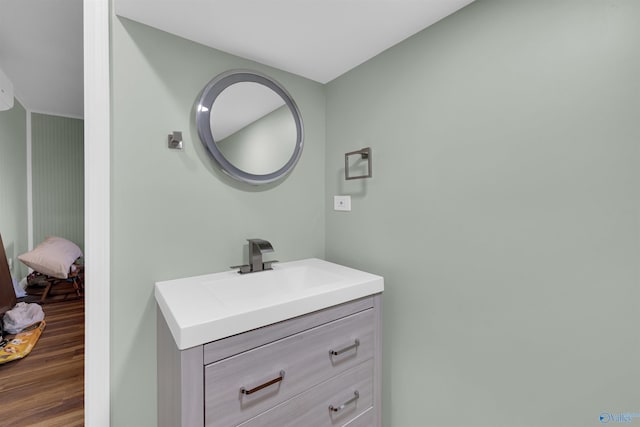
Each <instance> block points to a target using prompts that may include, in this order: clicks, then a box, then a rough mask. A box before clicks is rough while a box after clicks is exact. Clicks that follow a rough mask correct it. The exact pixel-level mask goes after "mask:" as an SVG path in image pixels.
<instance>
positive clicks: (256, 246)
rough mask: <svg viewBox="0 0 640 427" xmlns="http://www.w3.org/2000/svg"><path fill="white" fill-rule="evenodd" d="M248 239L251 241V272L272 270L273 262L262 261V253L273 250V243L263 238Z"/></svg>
mask: <svg viewBox="0 0 640 427" xmlns="http://www.w3.org/2000/svg"><path fill="white" fill-rule="evenodd" d="M247 241H248V242H249V265H251V272H256V271H263V270H271V263H272V262H268V263H265V262H263V261H262V254H265V253H268V252H273V246H271V243H269V242H268V241H266V240H263V239H247ZM265 264H266V265H265ZM265 267H266V268H265Z"/></svg>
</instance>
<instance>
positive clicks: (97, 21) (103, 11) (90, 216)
mask: <svg viewBox="0 0 640 427" xmlns="http://www.w3.org/2000/svg"><path fill="white" fill-rule="evenodd" d="M83 8H84V10H83V19H84V23H83V28H84V30H83V33H84V36H83V37H84V165H85V166H84V171H85V172H84V174H85V176H84V185H85V190H84V192H85V193H84V200H85V205H84V209H85V210H84V217H85V226H84V227H85V229H84V230H85V231H84V235H85V254H86V263H85V269H86V270H85V272H86V275H85V280H86V284H87V286H86V288H85V374H84V411H85V415H84V417H85V418H84V419H85V425H86V426H87V427H108V426H109V424H110V412H111V408H110V406H111V405H110V383H111V378H110V366H111V360H110V325H109V322H110V298H111V292H110V283H111V282H110V272H111V265H110V236H111V228H110V223H111V215H110V214H111V209H110V168H111V132H110V131H111V124H110V76H109V71H110V64H109V49H110V48H109V0H83Z"/></svg>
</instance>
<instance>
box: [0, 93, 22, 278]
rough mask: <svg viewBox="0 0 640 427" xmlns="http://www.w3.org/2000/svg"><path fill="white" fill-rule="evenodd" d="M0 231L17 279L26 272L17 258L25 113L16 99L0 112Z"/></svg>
mask: <svg viewBox="0 0 640 427" xmlns="http://www.w3.org/2000/svg"><path fill="white" fill-rule="evenodd" d="M0 234H2V241H3V243H4V246H5V249H6V252H7V257H8V258H12V259H13V268H12V270H11V272H12V274H13V277H14V278H15V279H16V280H20V279H22V277H23V276H25V275H26V274H27V269H26V267H24V266H23V265H22V263H21V262H20V261H18V258H17V257H18V255H20V254H21V253H24V252H26V251H27V112H26V111H25V109H24V107H23V106H22V105H21V104H20V102H19V101H18V100H17V99H15V100H14V103H13V108H12V109H10V110H5V111H0Z"/></svg>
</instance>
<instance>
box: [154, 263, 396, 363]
mask: <svg viewBox="0 0 640 427" xmlns="http://www.w3.org/2000/svg"><path fill="white" fill-rule="evenodd" d="M383 290H384V279H383V278H382V277H380V276H377V275H374V274H370V273H366V272H363V271H359V270H355V269H352V268H348V267H344V266H341V265H338V264H334V263H330V262H328V261H323V260H320V259H317V258H310V259H305V260H300V261H292V262H284V263H278V264H274V265H273V270H270V271H261V272H257V273H250V274H238V273H237V272H236V271H235V270H234V271H226V272H223V273H214V274H206V275H203V276H195V277H187V278H184V279H176V280H167V281H164V282H156V285H155V297H156V301H157V302H158V306H159V307H160V310H161V312H162V314H163V316H164V318H165V320H166V322H167V325H168V326H169V329H170V330H171V334H172V335H173V338H174V340H175V342H176V345H177V347H178V348H179V349H180V350H184V349H187V348H190V347H194V346H197V345H201V344H205V343H208V342H211V341H215V340H218V339H221V338H226V337H229V336H231V335H235V334H238V333H242V332H246V331H249V330H251V329H255V328H259V327H261V326H266V325H269V324H272V323H276V322H280V321H282V320H286V319H290V318H292V317H296V316H301V315H303V314H307V313H311V312H313V311H316V310H321V309H323V308H327V307H331V306H333V305H337V304H341V303H344V302H347V301H351V300H354V299H357V298H362V297H365V296H368V295H373V294H376V293H379V292H382V291H383Z"/></svg>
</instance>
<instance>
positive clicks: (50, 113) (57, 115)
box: [31, 110, 84, 120]
mask: <svg viewBox="0 0 640 427" xmlns="http://www.w3.org/2000/svg"><path fill="white" fill-rule="evenodd" d="M31 112H32V113H36V114H44V115H46V116H56V117H64V118H66V119H78V120H83V119H84V117H82V116H77V115H75V114H61V113H52V112H50V111H43V110H31Z"/></svg>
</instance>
